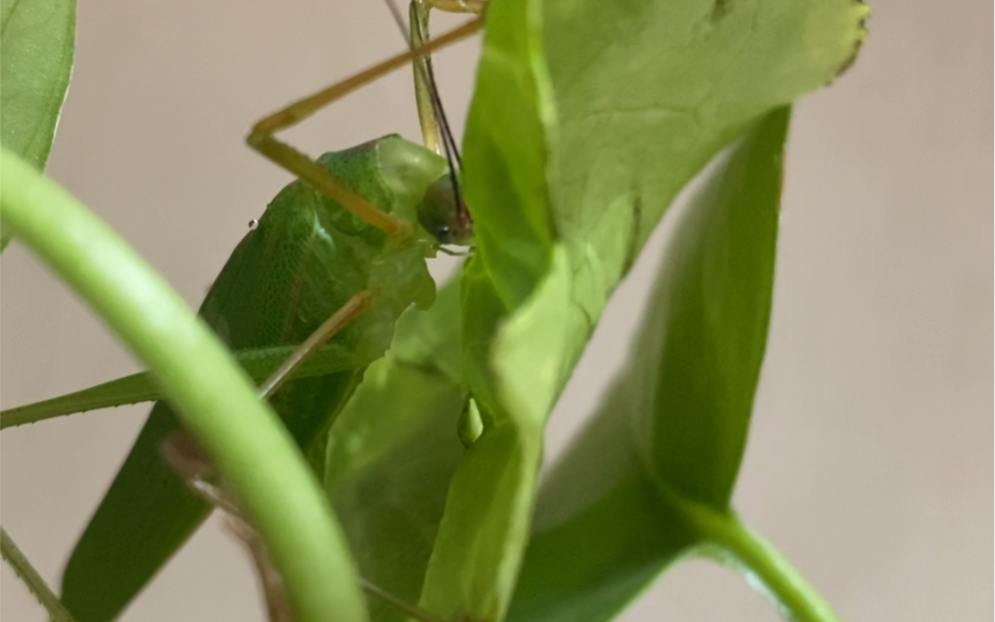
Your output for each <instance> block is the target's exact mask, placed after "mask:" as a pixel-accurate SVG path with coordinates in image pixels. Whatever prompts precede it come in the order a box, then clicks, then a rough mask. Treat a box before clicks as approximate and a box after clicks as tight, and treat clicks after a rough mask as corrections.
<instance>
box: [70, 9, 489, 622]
mask: <svg viewBox="0 0 995 622" xmlns="http://www.w3.org/2000/svg"><path fill="white" fill-rule="evenodd" d="M423 2H424V4H423ZM431 7H435V8H441V9H443V10H456V11H460V12H474V13H478V16H477V17H476V18H475V19H473V20H471V21H470V22H468V23H467V24H466V25H464V26H462V27H460V28H457V29H455V30H453V31H451V32H449V33H447V34H446V35H444V36H442V37H439V38H437V39H435V40H433V41H431V42H428V41H427V40H425V39H426V38H427V31H426V28H427V26H426V23H427V15H428V10H429V8H431ZM480 13H482V4H480V3H478V2H472V1H471V2H466V3H464V2H462V1H460V0H456V1H451V0H414V2H413V6H412V18H413V19H412V39H411V43H412V50H409V51H408V52H406V53H404V54H400V55H397V56H395V57H394V58H391V59H390V60H388V61H385V62H384V63H381V64H380V65H377V66H376V67H374V68H371V69H370V70H367V71H364V72H361V73H359V74H357V75H355V76H353V77H352V78H350V79H347V80H345V81H343V82H340V83H338V84H336V85H334V86H332V87H329V88H327V89H324V90H322V91H320V92H318V93H316V94H314V95H312V96H310V97H307V98H305V99H302V100H300V101H298V102H295V103H294V104H291V105H290V106H288V107H287V108H285V109H283V110H281V111H279V112H277V113H276V114H274V115H271V116H269V117H267V118H265V119H263V120H262V121H260V122H259V123H257V124H256V125H255V126H254V127H253V129H252V132H251V134H250V135H249V137H248V143H249V145H250V146H251V147H252V148H254V149H255V150H257V151H259V152H260V153H262V154H263V155H264V156H266V157H267V158H269V159H271V160H273V161H274V162H276V163H277V164H278V165H280V166H282V167H284V168H286V169H288V170H290V171H291V172H292V173H294V174H295V175H296V176H297V177H299V178H300V179H299V180H298V181H295V182H294V183H292V184H290V185H289V186H287V187H286V188H284V190H283V191H281V192H280V193H279V194H278V195H277V197H276V198H275V199H274V200H273V201H272V202H271V203H270V205H269V206H268V207H267V210H266V212H265V214H264V215H263V217H262V218H261V219H260V220H259V221H258V223H255V225H254V226H253V227H252V228H251V230H250V232H249V233H248V234H247V235H246V237H245V238H244V239H243V241H242V242H241V243H240V244H239V246H238V247H237V248H236V249H235V251H234V252H233V253H232V256H231V258H230V259H229V261H228V263H227V264H226V266H225V268H224V269H223V270H222V272H221V274H220V275H219V276H218V278H217V280H216V281H215V283H214V285H213V286H212V288H211V290H210V292H209V293H208V295H207V298H206V300H205V301H204V303H203V305H202V307H201V315H202V316H203V317H204V318H205V319H206V320H207V321H208V323H209V324H211V326H212V327H213V328H214V329H215V331H216V332H217V333H218V334H219V335H220V336H221V337H222V338H223V339H224V340H225V341H226V342H227V343H228V345H229V346H230V347H231V348H233V349H235V350H238V349H249V348H264V347H281V346H282V347H286V346H295V345H297V344H301V346H300V347H299V348H297V350H296V351H295V352H294V354H293V355H291V357H290V358H289V359H288V360H287V361H286V363H285V364H284V365H282V366H281V367H280V368H279V369H278V370H277V371H276V372H274V373H273V374H272V375H271V376H270V378H269V379H268V380H267V382H266V383H265V385H264V387H263V388H262V389H261V393H263V394H264V395H267V396H271V400H272V403H273V406H274V408H275V409H276V410H277V412H278V413H279V414H280V416H281V417H282V418H283V420H284V422H285V424H286V425H287V427H288V429H289V431H290V432H291V434H292V435H293V437H294V438H295V440H296V441H297V442H298V443H299V445H300V446H301V447H302V449H304V450H305V451H307V449H308V448H309V446H311V445H312V443H313V442H314V441H315V440H316V439H320V438H321V437H322V436H323V433H324V432H325V431H326V430H327V429H328V427H329V426H330V425H331V422H332V421H333V420H334V418H335V416H336V415H337V413H338V412H339V411H340V410H341V408H342V407H343V406H344V404H345V403H346V401H347V400H348V399H349V396H350V395H351V394H352V392H353V391H354V390H355V388H356V386H357V385H358V383H359V382H360V381H361V379H362V376H363V372H364V370H365V364H359V365H354V366H345V367H342V368H339V369H337V370H336V371H334V372H333V373H325V374H323V375H314V376H310V377H303V378H302V377H292V376H293V374H294V371H295V370H296V369H297V368H298V366H299V365H300V364H301V363H302V362H303V359H304V358H305V357H306V356H307V355H308V354H310V353H312V352H314V351H315V350H316V349H317V348H319V347H320V346H321V345H322V344H323V343H324V341H325V340H327V339H330V338H333V337H334V344H335V345H337V346H338V348H339V351H345V352H347V353H348V352H352V351H356V350H362V351H363V352H365V353H373V356H374V357H375V356H379V355H382V353H383V352H384V351H385V350H386V349H387V348H388V347H389V345H390V341H391V337H392V334H393V326H394V323H395V322H396V320H397V318H398V316H399V315H400V314H401V313H402V312H403V311H404V310H405V309H407V308H408V307H409V306H411V305H412V304H414V305H416V306H419V307H422V308H425V307H427V306H429V305H431V303H432V300H433V298H434V294H435V284H434V281H433V280H432V278H431V277H430V276H429V274H428V270H427V266H426V264H425V258H426V257H430V256H433V255H434V254H435V252H436V251H437V250H438V249H439V248H440V246H441V245H442V244H448V243H455V244H465V243H466V242H468V241H469V239H470V238H471V236H472V219H471V218H470V216H469V213H468V211H467V210H466V208H465V206H463V205H462V201H461V199H460V197H459V193H458V185H457V184H456V180H455V171H453V170H452V168H453V167H452V166H451V164H450V163H448V162H447V160H446V159H445V158H443V157H441V156H440V155H438V153H437V151H438V150H439V146H440V145H444V137H443V136H442V135H441V133H439V130H438V128H435V129H431V128H432V123H431V121H426V119H429V118H430V117H434V116H436V114H437V111H436V107H437V106H438V98H437V96H435V95H434V94H433V93H432V92H431V91H430V90H427V87H426V81H427V80H429V78H430V72H431V67H430V64H429V61H428V57H427V55H428V54H429V53H430V52H431V51H432V50H434V49H437V48H439V47H442V46H444V45H446V44H448V43H451V42H454V41H457V40H459V39H461V38H464V37H466V36H468V35H470V34H472V33H474V32H476V31H477V30H479V28H480V27H481V26H482V15H479V14H480ZM423 42H424V45H421V44H422V43H423ZM412 59H421V60H419V62H417V63H416V72H415V75H416V84H418V85H419V86H418V90H417V93H418V102H419V109H420V110H419V114H420V116H421V119H422V125H423V129H427V131H426V136H427V137H428V139H427V140H426V143H427V144H428V147H422V146H420V145H416V144H414V143H410V142H408V141H406V140H404V139H401V138H400V137H397V136H387V137H384V138H381V139H379V140H376V141H371V142H369V143H365V144H363V145H360V146H358V147H354V148H352V149H348V150H345V151H340V152H333V153H327V154H325V155H323V156H321V157H320V158H318V159H317V160H312V159H311V158H309V157H308V156H306V155H304V154H302V153H300V152H298V151H296V150H295V149H293V148H292V147H290V146H289V145H287V144H285V143H282V142H280V141H279V140H277V139H276V138H274V133H275V132H277V131H279V130H282V129H284V128H287V127H289V126H291V125H293V124H295V123H297V122H299V121H302V120H304V119H305V118H307V117H308V116H310V115H311V114H313V113H315V112H317V111H318V110H319V109H320V108H322V107H324V106H326V105H328V104H330V103H332V102H334V101H335V100H337V99H339V98H341V97H342V96H344V95H346V94H348V93H349V92H351V91H353V90H355V89H357V88H359V87H360V86H362V85H364V84H366V83H368V82H370V81H372V80H374V79H376V78H377V77H379V76H380V75H382V74H384V73H386V72H388V71H391V70H393V69H395V68H399V67H401V66H403V65H404V64H406V63H408V62H410V61H411V60H412ZM429 105H431V109H427V108H428V106H429ZM449 140H450V141H451V139H449ZM302 342H303V343H302ZM360 359H362V357H360ZM368 362H369V361H368V360H367V361H366V363H368ZM176 429H177V423H176V420H175V416H174V415H173V413H172V411H171V410H170V407H169V406H168V405H167V404H165V403H164V402H158V403H157V404H156V405H155V407H154V408H153V410H152V413H151V415H150V416H149V419H148V421H147V422H146V424H145V427H144V428H143V429H142V432H141V434H140V435H139V438H138V440H137V441H136V443H135V446H134V447H133V448H132V451H131V453H130V454H129V456H128V458H127V460H126V462H125V464H124V466H123V467H122V469H121V471H120V472H119V473H118V475H117V477H116V479H115V481H114V483H113V484H112V486H111V489H110V490H109V491H108V493H107V495H106V496H105V498H104V500H103V501H102V503H101V505H100V507H99V508H98V510H97V513H96V514H95V515H94V517H93V518H92V520H91V522H90V524H89V526H88V527H87V529H86V531H85V533H84V534H83V536H82V538H81V539H80V541H79V543H78V544H77V546H76V549H75V550H74V551H73V555H72V557H71V559H70V561H69V564H68V566H67V568H66V571H65V575H64V578H63V600H64V602H65V604H66V605H67V606H68V607H69V609H70V610H71V611H72V612H73V613H74V614H75V616H76V618H77V619H78V620H79V621H80V622H96V621H104V620H111V619H113V618H114V617H116V616H117V615H118V614H119V613H120V611H121V610H122V609H123V608H124V606H125V605H127V603H128V602H129V601H130V600H131V598H132V597H133V596H134V595H135V594H136V593H137V592H138V591H139V590H140V589H141V588H142V587H143V586H144V585H145V584H146V583H147V581H148V580H149V579H150V578H151V576H152V575H153V574H154V573H155V572H156V571H158V569H159V568H160V567H161V566H162V564H163V563H164V562H165V561H166V560H167V559H168V558H169V556H170V555H172V553H173V552H175V550H176V549H177V548H178V547H179V546H180V545H181V544H182V543H183V541H184V540H185V539H186V538H187V537H188V536H189V535H190V534H191V533H192V532H193V531H194V530H195V529H196V527H197V526H198V525H199V524H200V523H201V522H202V521H203V519H204V518H205V517H206V516H207V515H208V514H209V512H210V510H211V506H210V505H209V504H208V503H206V502H205V501H204V500H203V499H201V498H199V497H198V496H195V495H193V494H191V492H190V491H189V490H188V489H187V487H186V485H185V484H184V482H183V481H182V480H181V479H180V478H179V477H177V476H176V474H175V473H173V472H172V470H171V469H170V467H169V466H167V464H166V463H165V462H164V461H163V460H162V457H161V455H160V446H161V445H162V443H163V441H164V440H165V439H166V438H167V437H169V436H170V435H171V434H172V433H173V432H174V431H175V430H176Z"/></svg>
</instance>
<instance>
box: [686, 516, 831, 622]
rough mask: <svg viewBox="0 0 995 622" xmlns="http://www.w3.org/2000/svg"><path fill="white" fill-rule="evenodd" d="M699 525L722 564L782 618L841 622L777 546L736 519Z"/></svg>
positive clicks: (705, 520) (715, 519)
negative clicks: (718, 549)
mask: <svg viewBox="0 0 995 622" xmlns="http://www.w3.org/2000/svg"><path fill="white" fill-rule="evenodd" d="M700 514H701V513H696V517H695V518H696V520H697V521H698V525H699V527H700V528H702V531H703V535H704V536H705V538H706V539H707V540H708V542H710V543H711V544H714V545H716V546H718V547H719V548H720V549H721V553H720V554H719V555H718V556H717V557H718V558H719V560H720V561H722V562H723V563H727V564H729V565H731V566H732V567H734V568H735V569H736V570H737V571H739V572H740V573H742V574H743V575H744V577H745V578H746V581H747V583H749V584H750V586H751V587H753V588H754V589H756V590H757V591H759V592H761V593H762V594H763V595H764V596H766V597H768V598H769V599H770V600H772V601H773V602H774V605H775V606H776V607H777V608H778V609H779V610H780V613H781V615H782V616H783V617H784V618H786V619H789V620H795V621H796V622H840V618H839V617H838V616H837V615H836V613H835V612H834V611H833V609H832V607H830V606H829V603H828V602H826V600H825V599H824V598H823V597H822V595H820V594H819V593H818V592H817V591H816V590H815V588H814V587H812V585H811V584H810V583H809V582H808V581H806V580H805V579H804V578H803V577H802V576H801V574H800V573H799V572H798V571H797V570H796V569H795V568H794V567H793V566H792V565H791V564H790V563H788V560H786V559H785V558H784V557H783V556H782V555H781V554H780V553H779V552H778V551H777V549H775V548H774V546H773V545H772V544H771V543H769V542H767V541H766V540H764V539H763V538H761V537H760V536H759V535H758V534H756V533H754V532H753V531H751V530H750V529H749V528H747V527H746V525H744V524H743V523H742V522H741V521H740V520H739V519H738V518H737V517H736V516H734V515H731V514H721V515H720V514H715V513H712V512H709V516H708V517H707V518H706V517H702V516H701V515H700Z"/></svg>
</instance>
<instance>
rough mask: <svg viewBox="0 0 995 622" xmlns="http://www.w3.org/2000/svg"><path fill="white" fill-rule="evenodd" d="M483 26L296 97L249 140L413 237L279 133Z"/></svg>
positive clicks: (398, 234)
mask: <svg viewBox="0 0 995 622" xmlns="http://www.w3.org/2000/svg"><path fill="white" fill-rule="evenodd" d="M482 26H483V17H482V16H478V17H476V18H475V19H473V20H471V21H469V22H467V23H466V24H464V25H463V26H460V27H458V28H456V29H454V30H452V31H450V32H448V33H446V34H445V35H442V36H441V37H438V38H437V39H434V40H432V41H427V42H425V44H424V45H421V46H419V47H417V48H415V49H411V50H408V51H406V52H404V53H402V54H398V55H397V56H394V57H393V58H390V59H388V60H386V61H384V62H382V63H380V64H378V65H376V66H374V67H371V68H370V69H367V70H366V71H362V72H360V73H358V74H356V75H354V76H352V77H350V78H347V79H345V80H343V81H341V82H339V83H337V84H334V85H332V86H330V87H328V88H326V89H323V90H321V91H319V92H317V93H315V94H313V95H310V96H308V97H305V98H304V99H301V100H299V101H296V102H294V103H293V104H290V105H289V106H287V107H286V108H284V109H283V110H280V111H278V112H276V113H274V114H272V115H270V116H268V117H266V118H265V119H262V120H261V121H259V122H258V123H256V124H255V126H253V128H252V131H251V133H250V134H249V136H248V138H247V139H246V142H248V144H249V146H250V147H252V148H253V149H255V150H256V151H258V152H259V153H261V154H262V155H263V156H265V157H266V158H268V159H269V160H271V161H273V162H274V163H276V164H277V165H279V166H281V167H283V168H285V169H286V170H288V171H290V172H291V173H293V174H295V175H296V176H298V177H299V178H301V179H303V180H304V181H306V182H308V183H309V184H311V185H312V186H313V187H314V188H315V189H317V190H318V191H320V192H322V193H323V194H325V195H327V196H328V197H330V198H332V199H333V200H335V201H337V202H338V203H339V204H341V205H342V206H343V207H345V208H346V209H347V210H349V211H350V212H352V213H353V214H355V215H356V216H358V217H359V218H361V219H362V220H364V221H366V222H367V223H369V224H370V225H373V226H374V227H377V228H378V229H381V230H383V231H384V232H386V233H387V234H388V235H391V236H392V237H395V238H404V237H407V236H408V235H409V234H410V228H409V226H408V224H407V223H405V222H403V221H401V220H399V219H397V218H395V217H394V216H391V215H390V214H388V213H386V212H384V211H382V210H381V209H379V208H378V207H376V206H375V205H373V204H372V203H371V202H370V201H368V200H366V199H365V198H363V197H361V196H359V195H358V194H356V193H355V192H352V191H351V190H350V189H349V188H348V187H346V186H345V185H344V184H343V183H342V181H341V180H339V179H338V178H337V177H336V176H335V175H332V174H331V173H329V172H328V171H327V170H326V169H325V168H324V167H322V166H321V165H320V164H318V163H317V162H315V161H314V159H312V158H311V157H309V156H307V155H306V154H304V153H302V152H300V151H298V150H297V149H295V148H294V147H291V146H290V145H288V144H287V143H284V142H282V141H280V140H277V139H276V138H275V137H274V135H275V133H276V132H278V131H280V130H283V129H286V128H288V127H291V126H293V125H296V124H297V123H299V122H301V121H303V120H304V119H306V118H307V117H309V116H311V115H312V114H314V113H316V112H317V111H318V110H320V109H321V108H323V107H325V106H327V105H329V104H331V103H332V102H334V101H336V100H338V99H341V98H342V97H344V96H345V95H347V94H349V93H351V92H352V91H354V90H356V89H358V88H359V87H361V86H363V85H365V84H368V83H370V82H372V81H374V80H376V79H377V78H379V77H380V76H382V75H384V74H386V73H389V72H390V71H393V70H394V69H397V68H399V67H402V66H404V65H406V64H407V63H409V62H411V61H412V60H413V59H416V58H421V57H424V56H426V55H428V54H431V53H432V51H434V50H437V49H439V48H441V47H444V46H446V45H449V44H450V43H454V42H456V41H459V40H461V39H464V38H466V37H468V36H470V35H472V34H474V33H475V32H477V31H478V30H480V28H481V27H482Z"/></svg>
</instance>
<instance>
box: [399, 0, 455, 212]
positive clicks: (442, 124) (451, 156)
mask: <svg viewBox="0 0 995 622" xmlns="http://www.w3.org/2000/svg"><path fill="white" fill-rule="evenodd" d="M385 2H386V3H387V8H388V10H390V14H391V16H392V17H393V18H394V23H396V24H397V27H398V30H400V32H401V36H402V37H403V38H404V40H405V41H406V42H407V44H408V47H409V48H411V49H414V46H415V43H414V41H412V39H411V36H410V35H409V33H410V32H412V31H413V30H414V29H415V28H417V32H418V39H419V40H420V41H423V42H424V41H427V40H428V33H427V32H425V28H424V27H425V25H426V23H427V22H428V16H427V14H426V16H425V19H424V20H421V19H415V17H416V14H417V15H419V16H420V9H421V7H420V6H419V4H420V3H417V0H415V2H412V11H411V13H410V19H411V20H412V23H411V28H412V30H409V29H407V28H405V25H404V18H403V17H402V15H401V10H400V8H398V6H397V4H396V1H395V0H385ZM429 10H430V9H429ZM415 71H418V72H424V73H423V74H422V79H423V81H424V82H425V84H426V85H427V87H428V95H429V101H430V102H431V104H432V114H433V115H434V116H435V121H436V123H437V124H438V126H439V131H440V134H441V135H442V148H443V151H444V152H445V157H446V163H447V164H448V165H449V179H450V181H451V182H452V187H453V195H454V199H455V200H456V209H457V211H458V212H459V214H460V215H461V216H463V217H467V216H469V210H468V209H467V207H466V203H465V202H464V201H463V192H462V189H461V188H460V183H459V177H460V173H461V172H462V170H463V159H462V158H461V157H460V153H459V147H458V146H457V145H456V140H455V139H454V138H453V132H452V129H451V128H450V126H449V119H448V118H446V111H445V109H444V108H443V106H442V98H441V97H440V96H439V89H438V86H437V85H436V82H435V70H434V69H433V67H432V57H431V56H425V57H424V58H422V59H419V60H416V61H415Z"/></svg>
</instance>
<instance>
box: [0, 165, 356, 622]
mask: <svg viewBox="0 0 995 622" xmlns="http://www.w3.org/2000/svg"><path fill="white" fill-rule="evenodd" d="M0 170H2V175H3V184H2V185H0V217H2V219H3V221H4V224H5V225H9V226H10V227H11V228H12V229H13V230H14V231H15V232H16V233H17V235H18V236H19V237H20V239H21V240H22V242H23V243H25V244H26V245H28V246H29V247H30V248H32V249H33V250H34V251H35V252H36V253H37V254H38V255H39V256H41V257H42V258H43V259H44V260H45V261H46V262H47V263H48V264H49V266H50V267H51V268H52V269H53V270H55V271H56V272H57V273H58V274H59V276H61V277H62V278H63V279H64V280H65V281H66V283H68V284H69V285H70V286H71V287H72V288H73V289H74V290H75V291H76V292H77V293H78V294H79V295H80V296H82V297H83V298H84V299H85V300H86V301H87V302H88V303H89V304H90V305H91V307H92V308H93V309H94V310H95V311H96V312H97V313H98V314H99V315H100V317H101V318H103V320H104V321H105V322H107V324H108V325H109V326H110V327H111V329H112V330H114V331H115V332H116V333H117V335H118V336H119V337H120V338H121V340H122V341H123V342H124V343H125V344H126V345H127V346H128V348H129V349H130V350H131V351H132V352H133V353H134V354H135V355H136V356H137V357H138V358H140V359H141V360H142V361H143V362H144V363H145V364H146V365H148V367H149V368H150V369H151V370H152V371H153V372H154V373H155V374H156V377H157V378H158V380H159V382H160V384H161V385H162V386H163V388H164V389H165V390H166V393H167V395H169V398H170V400H171V402H172V403H173V404H174V405H175V406H176V407H177V410H178V411H179V413H180V415H181V417H182V419H183V423H184V424H185V425H186V427H187V428H188V429H189V430H190V431H191V432H192V433H193V434H194V436H196V438H197V440H198V441H200V443H201V444H202V445H203V446H204V447H205V448H206V449H207V450H208V451H209V452H210V454H211V456H212V457H213V458H214V460H215V463H216V464H217V466H218V467H219V468H220V470H221V472H222V473H223V474H224V475H225V477H226V481H227V482H228V483H229V484H230V485H231V487H232V488H233V489H234V490H235V492H236V493H237V494H238V495H239V497H240V498H241V500H242V501H243V502H244V504H245V507H246V509H247V510H248V512H249V514H250V517H251V519H252V523H253V525H254V526H255V527H256V528H257V529H258V531H259V532H260V534H261V535H262V537H263V538H264V540H265V542H266V544H267V546H268V549H269V551H270V553H271V554H272V556H273V561H274V563H275V566H276V567H277V569H278V570H279V571H280V573H281V575H282V576H283V578H284V581H285V582H286V585H287V589H288V592H289V594H290V598H291V602H292V603H293V606H294V610H295V613H296V619H297V620H301V621H305V620H306V621H310V622H324V621H326V620H342V621H353V620H357V621H358V620H365V619H366V617H367V616H366V608H365V604H364V601H363V596H362V593H361V591H360V589H359V585H358V583H357V577H356V573H355V569H354V568H353V565H352V562H351V560H350V557H349V554H348V552H347V551H348V549H347V547H346V542H345V538H344V537H343V535H342V531H341V529H340V528H339V526H338V524H337V522H336V520H335V518H334V515H333V514H332V511H331V508H330V507H329V505H328V503H327V501H326V500H325V498H324V497H323V495H322V493H321V488H320V487H319V485H318V483H317V482H316V481H315V479H314V477H313V476H312V475H311V473H310V471H309V469H308V467H307V464H306V463H305V461H304V459H303V457H302V456H301V454H300V452H299V451H298V450H297V447H296V446H295V445H294V442H293V440H292V439H291V437H290V435H289V434H288V433H287V431H286V429H285V428H284V427H283V425H282V424H281V423H280V421H279V420H278V419H277V417H276V416H275V415H274V414H273V412H272V410H270V409H269V407H268V406H267V405H266V404H264V403H261V402H260V401H259V400H258V399H257V398H256V395H255V393H254V390H253V388H252V385H251V383H250V381H249V378H248V376H246V374H245V373H243V372H242V371H241V370H240V369H239V368H238V367H237V366H236V365H235V364H234V362H233V360H232V358H231V356H230V355H229V354H228V353H227V352H226V351H225V349H224V348H223V347H222V346H221V344H220V343H219V342H218V340H217V339H216V338H215V337H214V335H213V334H211V332H210V331H209V330H208V328H207V327H206V326H205V325H204V324H203V323H202V322H201V321H199V320H198V319H197V318H196V317H195V316H194V314H193V312H192V311H191V310H190V308H189V307H188V306H187V305H186V304H185V303H184V302H183V300H182V299H181V298H180V297H179V296H178V295H177V294H176V293H175V292H174V291H173V290H172V289H171V288H170V287H169V285H168V284H167V283H166V282H165V281H164V280H163V279H162V278H161V277H160V276H159V275H158V274H156V273H155V272H154V271H153V270H152V269H151V268H150V267H149V266H148V265H147V264H146V263H145V262H144V261H143V260H142V259H141V258H140V257H139V256H138V255H137V254H136V253H135V252H134V251H133V250H132V249H131V248H130V247H129V246H128V245H127V244H126V243H125V242H124V241H123V240H122V239H121V238H120V237H119V236H118V235H117V234H116V233H114V231H112V230H111V229H110V228H109V227H108V226H107V225H106V224H105V223H104V222H103V221H101V220H100V219H99V218H97V217H96V216H94V215H93V214H92V213H90V211H89V210H88V209H86V208H85V207H84V206H83V205H82V204H80V203H79V202H78V201H77V200H76V199H75V198H73V197H72V196H71V195H70V194H69V193H67V192H66V191H65V190H63V189H62V188H61V187H60V186H58V185H57V184H56V183H54V182H52V181H51V180H49V179H47V178H46V177H44V176H43V175H42V174H40V173H39V172H37V171H36V170H34V169H33V168H31V167H30V166H28V165H27V164H26V163H25V162H24V161H22V160H21V159H20V158H18V157H17V156H16V155H14V154H12V153H11V152H10V151H8V150H6V149H2V148H0Z"/></svg>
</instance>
